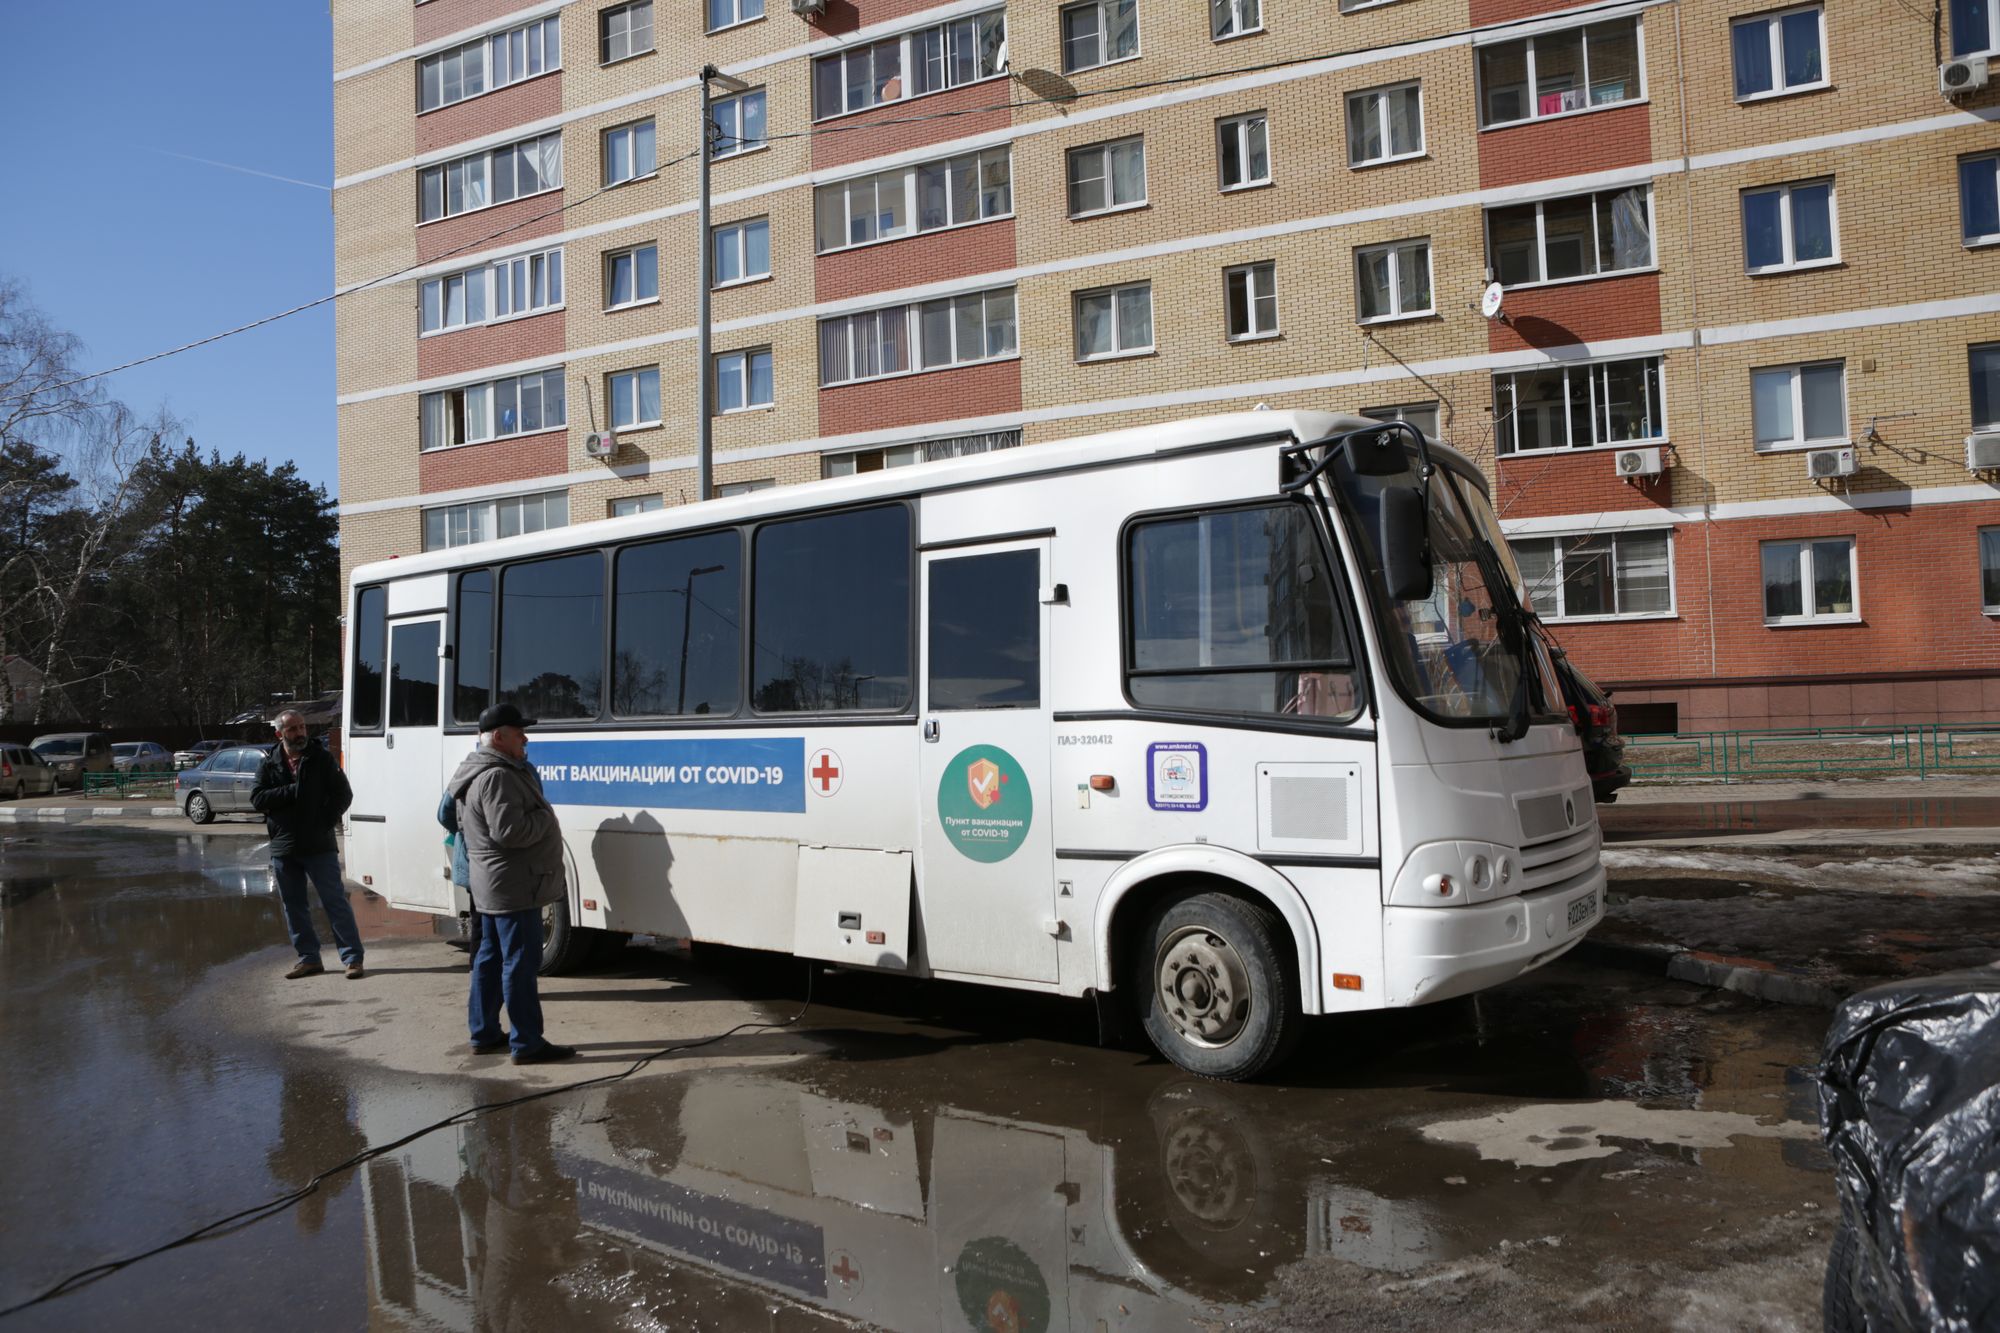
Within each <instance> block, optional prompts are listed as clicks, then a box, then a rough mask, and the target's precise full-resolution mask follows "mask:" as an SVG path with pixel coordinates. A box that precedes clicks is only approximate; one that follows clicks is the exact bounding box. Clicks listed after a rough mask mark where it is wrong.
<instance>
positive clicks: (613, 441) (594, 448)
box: [583, 430, 618, 458]
mask: <svg viewBox="0 0 2000 1333" xmlns="http://www.w3.org/2000/svg"><path fill="white" fill-rule="evenodd" d="M583 452H584V453H586V454H588V455H589V456H590V457H592V458H609V457H611V455H613V454H615V453H617V452H618V437H617V436H616V435H613V434H612V433H611V432H610V431H608V430H594V431H592V432H590V434H588V435H586V436H584V437H583Z"/></svg>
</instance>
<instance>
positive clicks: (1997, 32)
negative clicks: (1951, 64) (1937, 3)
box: [1951, 0, 2000, 56]
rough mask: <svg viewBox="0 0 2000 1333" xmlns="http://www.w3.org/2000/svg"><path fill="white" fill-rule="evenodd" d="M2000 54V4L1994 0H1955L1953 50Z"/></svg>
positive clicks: (1954, 51)
mask: <svg viewBox="0 0 2000 1333" xmlns="http://www.w3.org/2000/svg"><path fill="white" fill-rule="evenodd" d="M1982 51H1984V52H1989V53H1994V54H2000V4H1995V3H1994V0H1951V53H1952V54H1953V55H1955V56H1970V55H1978V54H1979V53H1980V52H1982Z"/></svg>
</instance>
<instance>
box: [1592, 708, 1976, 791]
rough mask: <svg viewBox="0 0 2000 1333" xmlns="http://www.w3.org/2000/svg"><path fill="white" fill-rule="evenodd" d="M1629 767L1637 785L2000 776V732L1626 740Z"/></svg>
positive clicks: (1841, 730) (1894, 729)
mask: <svg viewBox="0 0 2000 1333" xmlns="http://www.w3.org/2000/svg"><path fill="white" fill-rule="evenodd" d="M1625 762H1626V763H1627V764H1628V765H1630V766H1631V769H1632V777H1633V780H1634V781H1637V782H1673V781H1712V782H1753V781H1756V780H1758V779H1760V778H1801V777H1805V778H1843V777H1918V778H1921V777H1927V776H1930V775H1931V774H1939V775H1943V774H1951V773H2000V724H1996V723H1984V722H1963V723H1960V722H1937V723H1910V724H1906V725H1901V726H1886V727H1790V728H1783V729H1771V730H1763V731H1687V732H1681V733H1679V734H1678V735H1673V736H1627V737H1626V738H1625Z"/></svg>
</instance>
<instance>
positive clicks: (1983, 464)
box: [1965, 430, 2000, 472]
mask: <svg viewBox="0 0 2000 1333" xmlns="http://www.w3.org/2000/svg"><path fill="white" fill-rule="evenodd" d="M1965 466H1966V467H1967V468H1968V469H1969V470H1971V471H1973V472H1990V471H1995V470H2000V430H1982V431H1976V432H1974V433H1973V434H1971V435H1968V436H1966V437H1965Z"/></svg>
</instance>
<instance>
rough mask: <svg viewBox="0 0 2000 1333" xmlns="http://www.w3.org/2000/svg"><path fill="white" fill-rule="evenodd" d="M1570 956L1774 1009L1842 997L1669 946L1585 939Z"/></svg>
mask: <svg viewBox="0 0 2000 1333" xmlns="http://www.w3.org/2000/svg"><path fill="white" fill-rule="evenodd" d="M1570 956H1571V957H1573V958H1579V959H1583V960H1585V961H1588V962H1592V963H1597V964H1600V965H1602V966H1605V967H1616V968H1623V969H1625V970H1627V971H1633V972H1644V973H1647V974H1648V975H1651V976H1665V977H1667V978H1669V979H1671V980H1674V981H1692V982H1694V983H1695V984H1696V985H1698V986H1709V987H1712V988H1714V989H1716V990H1727V991H1735V992H1736V993H1737V994H1739V995H1748V996H1750V997H1751V998H1752V999H1757V1000H1768V1001H1770V1002H1771V1003H1773V1004H1790V1005H1798V1006H1800V1007H1802V1008H1807V1009H1831V1008H1833V1007H1834V1006H1836V1005H1838V1004H1839V1003H1840V1001H1841V998H1842V993H1841V992H1840V991H1838V990H1835V989H1834V988H1833V987H1831V986H1828V985H1825V984H1824V983H1822V982H1817V981H1812V980H1809V979H1808V978H1806V977H1802V976H1799V975H1798V974H1797V973H1793V972H1786V971H1784V970H1783V969H1781V968H1779V967H1777V966H1775V965H1774V964H1771V963H1764V962H1759V961H1758V960H1756V959H1754V958H1723V957H1720V956H1718V955H1715V954H1705V953H1697V952H1694V951H1692V950H1688V949H1677V948H1675V947H1674V946H1673V945H1671V944H1632V943H1628V942H1626V941H1623V940H1593V939H1585V940H1584V941H1583V942H1582V943H1580V944H1578V945H1577V946H1576V948H1575V949H1574V950H1572V951H1571V953H1570Z"/></svg>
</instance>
